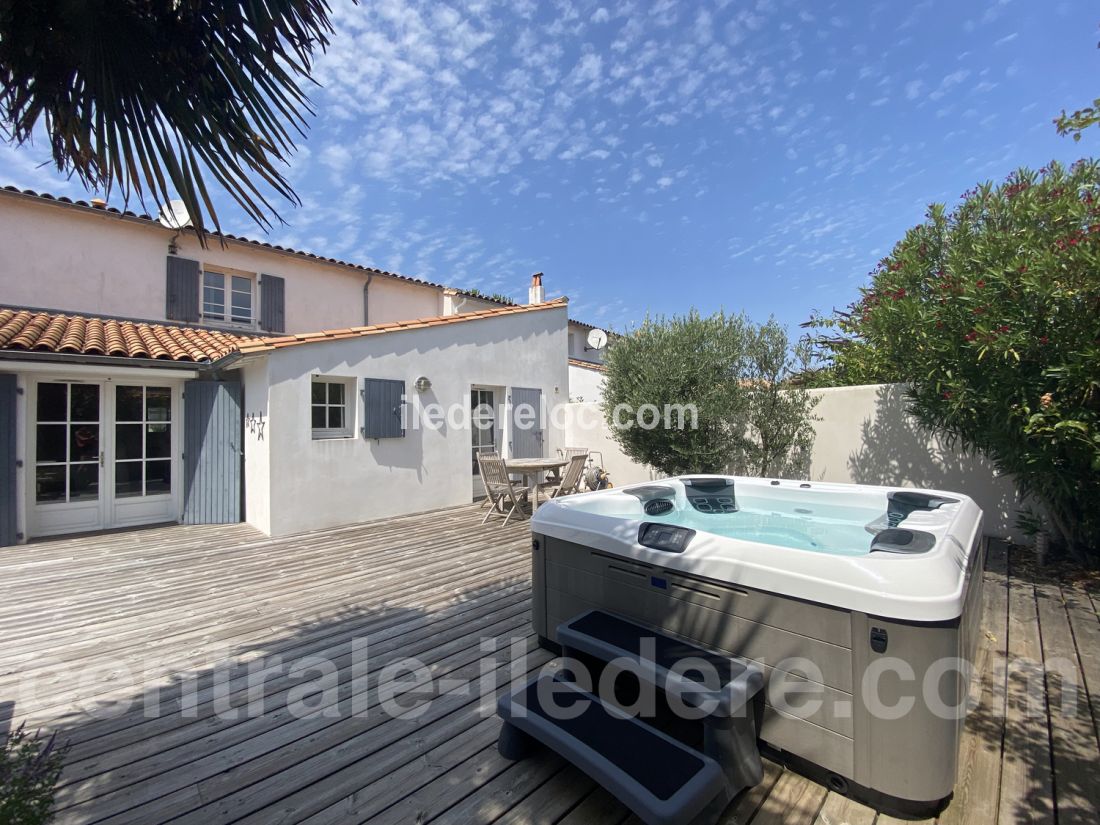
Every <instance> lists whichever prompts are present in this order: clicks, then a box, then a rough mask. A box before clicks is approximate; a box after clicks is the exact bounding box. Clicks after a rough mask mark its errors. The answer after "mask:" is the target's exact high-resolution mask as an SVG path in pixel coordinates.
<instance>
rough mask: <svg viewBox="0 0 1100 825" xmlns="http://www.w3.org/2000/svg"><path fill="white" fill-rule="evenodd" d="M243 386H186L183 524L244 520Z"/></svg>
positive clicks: (199, 382) (209, 383) (198, 383)
mask: <svg viewBox="0 0 1100 825" xmlns="http://www.w3.org/2000/svg"><path fill="white" fill-rule="evenodd" d="M243 429H244V420H243V417H242V415H241V385H240V384H238V383H235V382H230V381H202V380H197V381H188V382H187V383H186V384H184V387H183V485H184V487H183V519H182V521H183V523H184V524H231V523H234V522H238V521H240V520H241V440H242V436H243Z"/></svg>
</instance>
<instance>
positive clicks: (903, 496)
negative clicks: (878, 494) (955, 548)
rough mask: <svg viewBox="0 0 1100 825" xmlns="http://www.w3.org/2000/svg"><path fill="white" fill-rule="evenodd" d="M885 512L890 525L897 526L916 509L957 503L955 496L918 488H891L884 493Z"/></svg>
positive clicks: (933, 508) (936, 507)
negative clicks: (936, 493)
mask: <svg viewBox="0 0 1100 825" xmlns="http://www.w3.org/2000/svg"><path fill="white" fill-rule="evenodd" d="M886 499H887V504H886V514H887V517H888V520H889V523H890V526H891V527H897V526H898V525H899V524H901V522H902V521H904V520H905V519H906V518H907V517H908V516H909V514H910V513H912V512H914V511H916V510H936V509H938V508H940V507H942V506H943V505H944V504H958V503H959V500H958V499H957V498H948V497H947V496H937V495H933V494H932V493H924V492H921V491H920V490H893V491H892V492H890V493H887V494H886Z"/></svg>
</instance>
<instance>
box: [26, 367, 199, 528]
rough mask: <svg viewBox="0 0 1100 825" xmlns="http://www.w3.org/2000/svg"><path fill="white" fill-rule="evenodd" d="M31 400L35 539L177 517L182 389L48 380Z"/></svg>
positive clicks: (35, 389)
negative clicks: (180, 390) (180, 394)
mask: <svg viewBox="0 0 1100 825" xmlns="http://www.w3.org/2000/svg"><path fill="white" fill-rule="evenodd" d="M31 396H32V397H31V398H30V403H29V405H28V409H29V410H30V413H31V415H30V416H29V417H30V418H31V419H32V420H31V422H30V426H29V427H28V430H29V433H28V435H29V438H30V450H29V451H28V455H29V456H31V459H32V460H31V462H30V463H31V464H32V466H31V467H30V472H29V473H28V476H29V478H30V489H29V490H28V504H29V507H28V510H29V512H30V522H31V524H30V528H31V535H36V536H46V535H57V534H60V533H74V532H81V531H87V530H100V529H105V528H110V527H127V526H133V525H138V524H151V523H155V522H160V521H174V520H175V519H176V518H177V517H178V514H179V506H178V504H177V495H176V487H177V486H178V482H177V481H176V476H177V474H178V472H177V466H176V465H177V463H178V462H177V459H176V456H178V454H179V449H178V429H179V427H178V418H179V389H178V386H176V385H174V384H172V383H167V382H166V383H163V384H161V383H156V384H153V383H150V384H145V383H138V382H127V381H121V380H120V381H117V382H116V381H113V380H109V381H78V380H60V379H59V380H52V379H49V380H39V381H35V382H33V383H32V392H31Z"/></svg>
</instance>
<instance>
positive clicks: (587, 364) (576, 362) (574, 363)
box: [569, 358, 607, 372]
mask: <svg viewBox="0 0 1100 825" xmlns="http://www.w3.org/2000/svg"><path fill="white" fill-rule="evenodd" d="M569 366H571V367H583V368H584V369H586V370H596V372H607V367H605V366H604V365H603V364H597V363H595V362H594V361H582V360H581V359H580V358H570V359H569Z"/></svg>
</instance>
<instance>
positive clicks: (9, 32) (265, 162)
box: [0, 0, 332, 243]
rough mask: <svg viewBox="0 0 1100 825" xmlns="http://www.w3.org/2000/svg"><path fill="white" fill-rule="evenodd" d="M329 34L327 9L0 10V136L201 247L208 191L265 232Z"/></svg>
mask: <svg viewBox="0 0 1100 825" xmlns="http://www.w3.org/2000/svg"><path fill="white" fill-rule="evenodd" d="M331 34H332V25H331V23H330V22H329V6H328V3H327V0H244V2H240V1H238V2H232V0H132V2H127V3H120V2H117V0H87V2H83V3H71V2H67V0H30V1H29V2H28V1H27V0H0V80H2V82H3V89H2V91H0V130H3V133H4V137H5V138H6V139H7V140H8V141H9V142H10V143H15V144H23V143H27V142H28V141H30V140H31V138H32V136H33V135H34V134H35V133H36V131H37V130H42V131H43V132H44V133H45V134H46V135H47V136H48V138H49V143H50V149H51V153H52V156H53V162H54V164H55V165H56V167H57V169H58V170H59V171H61V172H64V173H66V174H70V175H72V176H74V177H76V178H77V179H78V180H79V181H81V183H83V184H84V185H85V186H86V187H88V188H91V189H98V190H102V191H104V192H106V193H110V192H112V191H115V190H118V191H120V194H121V195H122V196H123V198H124V199H127V200H129V199H130V198H131V197H133V198H136V199H137V200H138V201H140V202H141V203H142V204H145V203H146V201H147V200H151V201H152V202H153V203H154V204H155V205H156V206H157V207H160V206H162V205H163V204H165V203H167V202H168V200H169V198H170V197H172V196H173V194H175V195H178V197H180V198H181V199H182V200H183V201H184V203H185V205H186V207H187V211H188V213H189V214H190V216H191V219H192V222H193V225H194V227H195V230H196V232H197V233H198V236H199V239H200V240H201V241H202V242H203V243H205V242H206V235H207V233H208V231H210V230H209V228H208V227H210V226H212V227H213V230H214V231H217V232H220V231H221V224H220V222H219V219H218V215H217V212H216V210H215V208H214V198H213V197H211V193H210V187H209V185H208V183H207V180H208V179H210V180H213V181H216V182H217V184H218V185H219V186H220V187H221V188H223V189H224V190H225V191H226V192H227V193H228V194H229V195H230V196H231V197H232V198H233V199H234V200H235V201H236V202H237V204H238V205H239V206H240V207H241V209H242V210H243V211H244V213H245V214H246V215H248V216H249V217H250V218H251V219H253V220H254V221H256V222H257V223H258V224H259V225H260V226H261V227H263V228H265V229H267V228H269V227H270V226H271V224H272V221H278V220H281V218H280V217H279V213H278V211H277V210H276V209H275V207H274V206H273V205H272V202H271V198H273V197H276V198H281V199H284V200H288V201H290V202H291V203H298V202H299V200H298V197H297V195H296V194H295V192H294V189H293V188H292V187H291V185H290V182H289V180H288V179H287V177H286V174H285V170H286V165H287V159H288V157H289V156H290V155H291V154H292V153H293V152H294V149H295V142H294V141H295V140H296V139H299V138H302V137H304V136H305V134H306V130H307V128H308V122H307V118H308V117H309V116H310V115H312V114H313V110H312V108H311V105H310V101H309V97H308V96H307V94H306V92H305V91H304V88H303V87H304V86H305V85H307V84H309V83H312V78H311V76H310V72H311V71H312V67H313V61H314V58H315V56H316V55H317V54H318V53H319V52H322V51H323V50H324V49H325V48H326V47H327V45H328V42H329V40H328V38H329V36H330V35H331Z"/></svg>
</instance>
